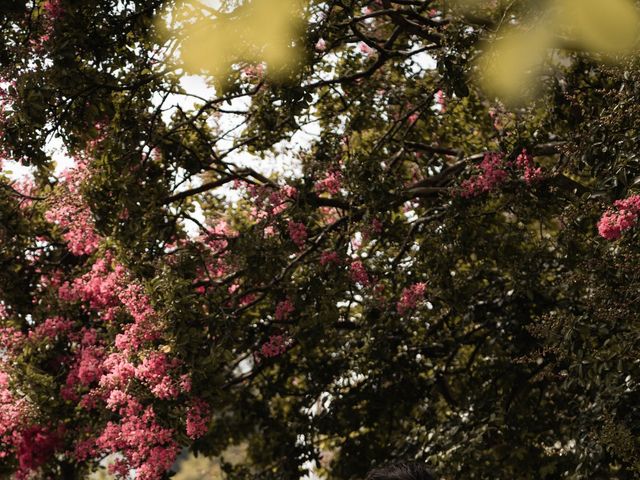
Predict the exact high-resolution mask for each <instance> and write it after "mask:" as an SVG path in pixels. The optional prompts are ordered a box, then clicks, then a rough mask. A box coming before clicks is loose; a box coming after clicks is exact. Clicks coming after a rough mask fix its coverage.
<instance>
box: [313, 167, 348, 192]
mask: <svg viewBox="0 0 640 480" xmlns="http://www.w3.org/2000/svg"><path fill="white" fill-rule="evenodd" d="M341 186H342V174H341V173H340V172H339V171H331V172H327V174H326V176H325V177H324V179H322V180H320V181H319V182H316V184H315V185H314V189H315V191H316V192H318V193H322V192H329V193H330V194H331V195H336V194H338V193H340V188H341Z"/></svg>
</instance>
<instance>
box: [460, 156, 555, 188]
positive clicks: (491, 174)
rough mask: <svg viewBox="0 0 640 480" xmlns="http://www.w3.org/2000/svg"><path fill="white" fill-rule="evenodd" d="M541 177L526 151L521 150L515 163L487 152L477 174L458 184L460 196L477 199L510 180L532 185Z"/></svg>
mask: <svg viewBox="0 0 640 480" xmlns="http://www.w3.org/2000/svg"><path fill="white" fill-rule="evenodd" d="M542 177H543V172H542V168H541V167H536V166H535V163H534V160H533V157H532V156H531V155H530V154H529V153H527V151H526V150H522V152H521V153H520V154H519V155H518V157H517V158H516V160H515V162H511V161H507V160H506V159H505V156H504V154H503V153H496V152H488V153H485V155H484V158H483V159H482V161H481V162H480V164H479V165H478V173H477V174H476V175H475V176H472V177H471V178H468V179H467V180H464V181H463V182H462V183H461V184H460V187H461V191H460V196H461V197H463V198H470V197H477V196H478V195H481V194H483V193H487V192H491V191H494V190H497V189H498V188H499V187H500V186H501V185H503V184H504V183H505V182H507V181H508V180H509V179H510V178H511V179H519V180H524V182H525V183H526V184H527V185H532V184H533V183H535V182H536V181H538V180H540V179H541V178H542Z"/></svg>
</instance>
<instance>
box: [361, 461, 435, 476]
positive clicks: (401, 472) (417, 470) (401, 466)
mask: <svg viewBox="0 0 640 480" xmlns="http://www.w3.org/2000/svg"><path fill="white" fill-rule="evenodd" d="M366 480H435V477H434V476H433V474H432V473H431V472H429V470H428V469H427V467H426V466H425V464H424V463H418V462H406V463H405V462H402V463H394V464H391V465H387V466H384V467H379V468H374V469H373V470H371V471H370V472H369V473H368V474H367V478H366Z"/></svg>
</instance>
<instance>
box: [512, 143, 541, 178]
mask: <svg viewBox="0 0 640 480" xmlns="http://www.w3.org/2000/svg"><path fill="white" fill-rule="evenodd" d="M516 167H518V168H519V169H520V170H522V172H523V177H524V181H525V182H526V183H527V184H528V185H531V184H532V183H533V182H535V181H537V180H540V178H542V169H541V168H540V167H537V168H536V167H535V164H534V163H533V157H532V156H531V155H529V154H528V153H527V151H526V150H522V153H521V154H520V155H518V158H516Z"/></svg>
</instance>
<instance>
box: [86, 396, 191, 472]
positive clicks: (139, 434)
mask: <svg viewBox="0 0 640 480" xmlns="http://www.w3.org/2000/svg"><path fill="white" fill-rule="evenodd" d="M140 413H141V414H137V415H125V416H124V417H123V418H121V419H120V420H119V421H118V422H108V423H107V425H106V426H105V428H104V430H103V431H102V433H101V434H100V435H99V436H98V438H96V440H95V452H96V453H101V454H112V453H119V454H120V455H121V458H119V459H118V460H117V461H116V463H115V464H113V465H112V467H110V472H111V473H115V474H117V475H118V476H120V477H123V478H126V477H128V476H129V472H130V471H131V470H132V469H135V470H136V478H137V479H139V480H158V479H160V478H161V477H162V475H163V474H164V473H165V472H166V471H167V470H169V468H171V465H173V462H174V461H175V459H176V456H177V455H178V452H179V450H180V449H179V447H178V445H177V443H176V442H175V440H174V438H173V437H174V432H173V430H171V429H169V428H164V427H161V426H160V425H159V424H158V423H157V421H156V415H155V412H154V411H153V409H152V408H151V407H150V406H149V407H147V408H146V409H145V410H144V412H140Z"/></svg>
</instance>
